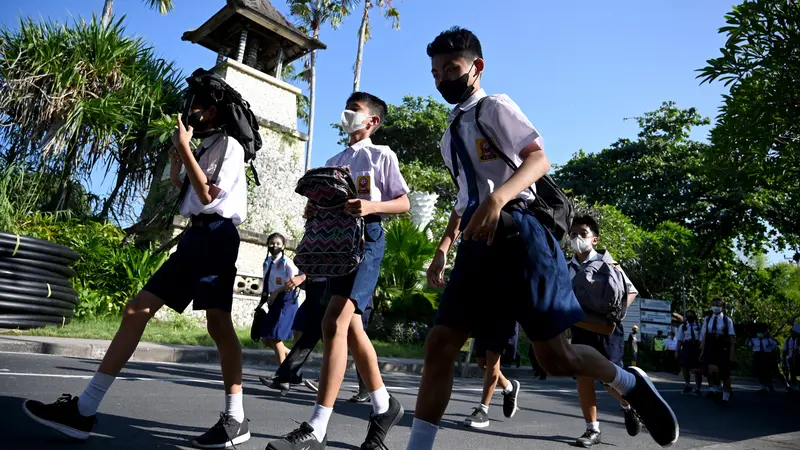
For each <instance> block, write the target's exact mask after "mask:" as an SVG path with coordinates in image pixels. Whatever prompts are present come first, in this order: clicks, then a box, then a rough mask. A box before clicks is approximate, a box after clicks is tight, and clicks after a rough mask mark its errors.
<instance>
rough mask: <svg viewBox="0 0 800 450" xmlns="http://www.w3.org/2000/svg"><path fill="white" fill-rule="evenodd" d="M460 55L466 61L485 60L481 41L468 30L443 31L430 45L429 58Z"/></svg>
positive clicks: (453, 29)
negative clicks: (452, 54)
mask: <svg viewBox="0 0 800 450" xmlns="http://www.w3.org/2000/svg"><path fill="white" fill-rule="evenodd" d="M450 53H455V54H458V55H459V56H462V57H464V58H466V59H476V58H483V50H481V41H480V40H478V36H475V33H473V32H472V31H469V30H467V29H466V28H461V27H453V28H450V29H449V30H447V31H443V32H442V33H441V34H439V35H438V36H436V39H434V40H433V42H431V43H430V44H428V56H430V57H431V58H433V57H434V56H436V55H446V54H450Z"/></svg>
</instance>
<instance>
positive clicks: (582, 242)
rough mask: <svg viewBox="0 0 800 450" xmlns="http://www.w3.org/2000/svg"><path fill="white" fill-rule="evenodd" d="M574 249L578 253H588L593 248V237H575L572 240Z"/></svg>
mask: <svg viewBox="0 0 800 450" xmlns="http://www.w3.org/2000/svg"><path fill="white" fill-rule="evenodd" d="M570 245H571V246H572V249H573V250H575V251H576V252H578V253H586V252H588V251H590V250H592V247H593V244H592V238H582V237H575V238H572V240H571V241H570Z"/></svg>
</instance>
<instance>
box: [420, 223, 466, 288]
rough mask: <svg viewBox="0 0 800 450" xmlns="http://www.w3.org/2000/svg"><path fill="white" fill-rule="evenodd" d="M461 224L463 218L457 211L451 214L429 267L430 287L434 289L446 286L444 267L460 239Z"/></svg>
mask: <svg viewBox="0 0 800 450" xmlns="http://www.w3.org/2000/svg"><path fill="white" fill-rule="evenodd" d="M460 224H461V216H459V215H458V213H456V211H455V210H453V212H451V213H450V220H449V221H448V222H447V228H445V230H444V235H443V236H442V239H441V240H440V241H439V246H438V247H437V248H436V254H435V255H434V257H433V261H431V265H430V266H428V271H427V275H428V285H430V286H431V287H433V288H440V287H442V286H444V267H445V265H446V264H447V254H448V253H450V249H451V248H453V244H454V243H455V242H456V239H458V228H459V225H460Z"/></svg>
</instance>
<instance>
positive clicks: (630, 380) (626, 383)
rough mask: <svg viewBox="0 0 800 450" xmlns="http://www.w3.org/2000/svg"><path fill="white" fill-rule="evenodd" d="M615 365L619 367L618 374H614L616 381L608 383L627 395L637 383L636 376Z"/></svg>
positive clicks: (617, 367)
mask: <svg viewBox="0 0 800 450" xmlns="http://www.w3.org/2000/svg"><path fill="white" fill-rule="evenodd" d="M614 367H616V369H617V375H616V376H614V381H612V382H611V383H608V385H609V386H611V387H612V388H614V389H616V391H617V392H619V393H620V394H622V395H627V394H628V392H630V391H631V389H633V387H634V386H635V385H636V377H635V376H633V374H632V373H630V372H628V371H627V370H625V369H623V368H622V367H620V366H617V365H615V366H614Z"/></svg>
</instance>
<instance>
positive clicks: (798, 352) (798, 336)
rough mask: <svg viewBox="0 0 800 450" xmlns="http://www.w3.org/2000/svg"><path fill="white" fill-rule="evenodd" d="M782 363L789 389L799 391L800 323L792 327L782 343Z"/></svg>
mask: <svg viewBox="0 0 800 450" xmlns="http://www.w3.org/2000/svg"><path fill="white" fill-rule="evenodd" d="M783 363H784V365H785V367H786V369H787V370H786V373H787V374H788V377H787V378H788V380H787V381H788V382H789V388H790V389H791V390H792V391H795V392H796V391H800V385H798V380H797V378H798V376H800V323H795V324H794V325H793V326H792V331H790V332H789V338H788V339H786V342H784V343H783Z"/></svg>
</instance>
